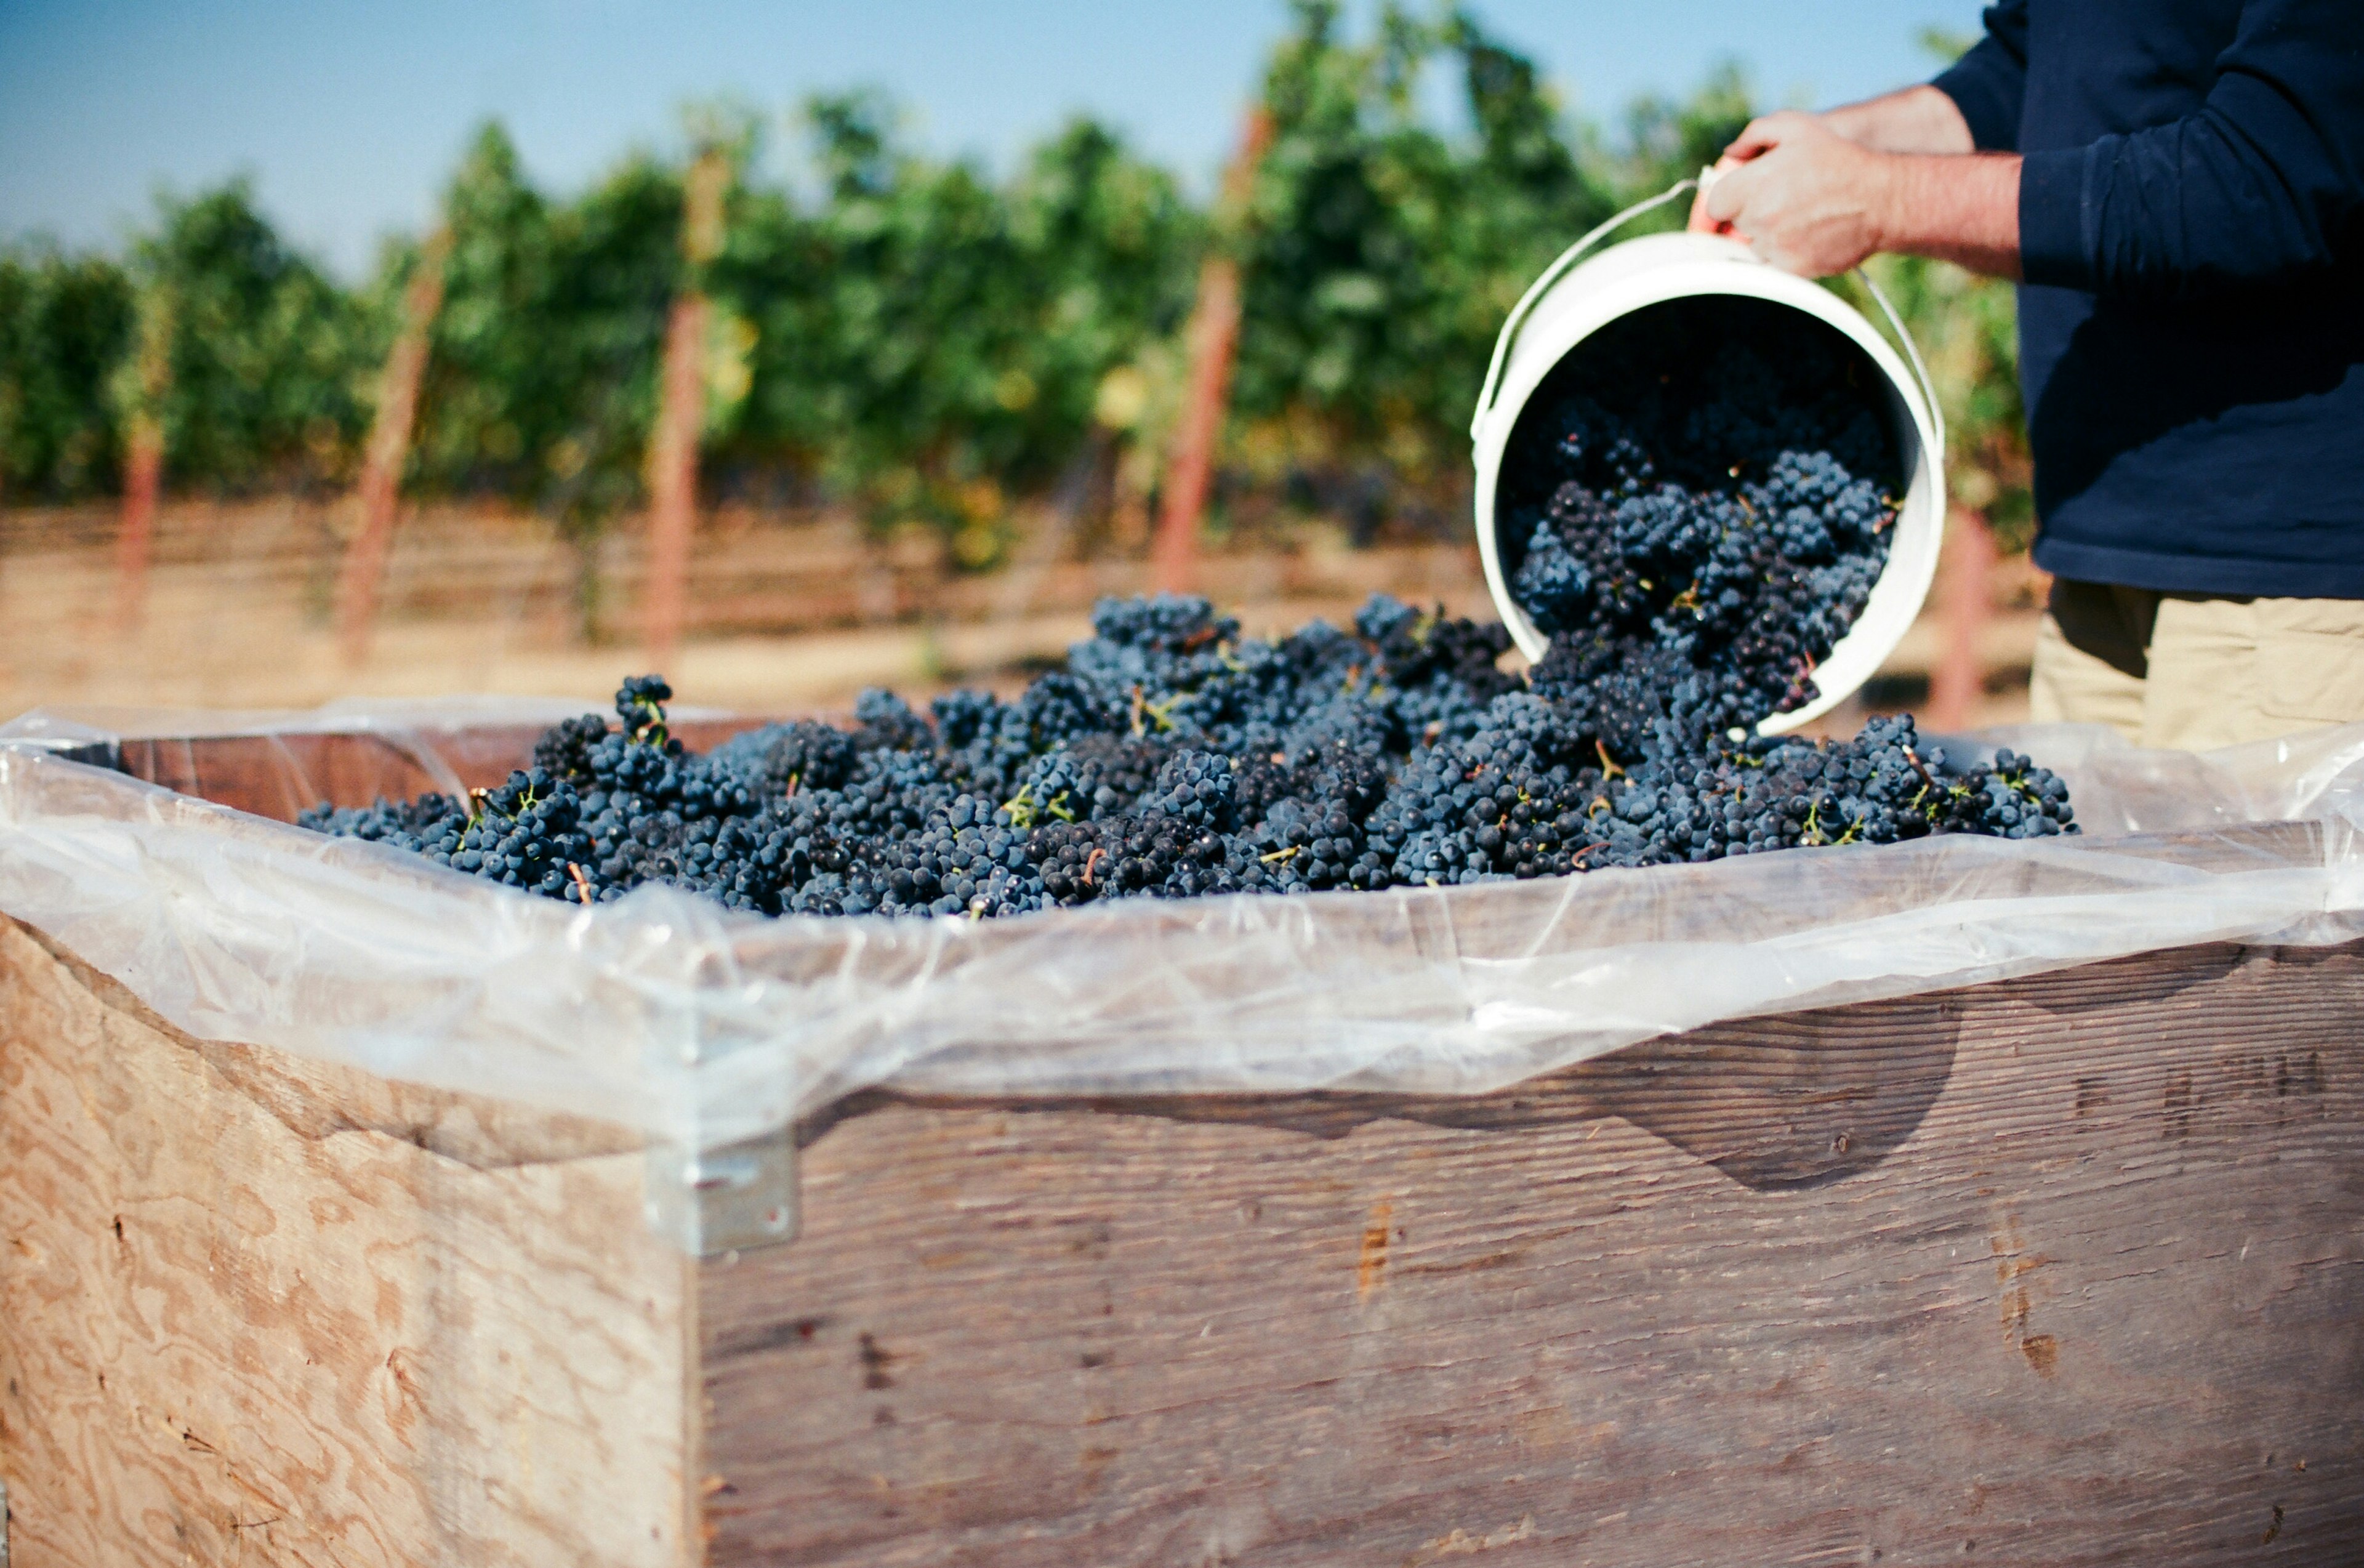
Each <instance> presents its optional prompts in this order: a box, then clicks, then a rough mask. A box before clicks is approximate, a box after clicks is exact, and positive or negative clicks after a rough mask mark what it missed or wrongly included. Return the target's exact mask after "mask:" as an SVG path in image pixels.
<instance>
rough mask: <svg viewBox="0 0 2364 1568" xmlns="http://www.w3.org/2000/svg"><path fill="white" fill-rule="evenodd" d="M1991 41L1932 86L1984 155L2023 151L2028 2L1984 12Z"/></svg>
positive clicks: (2006, 2)
mask: <svg viewBox="0 0 2364 1568" xmlns="http://www.w3.org/2000/svg"><path fill="white" fill-rule="evenodd" d="M1985 21H1986V27H1987V36H1986V37H1984V38H1982V39H1979V41H1978V45H1977V47H1975V48H1974V49H1972V50H1970V52H1969V53H1968V54H1966V55H1964V56H1962V58H1961V59H1959V60H1957V61H1955V62H1954V64H1953V66H1952V67H1951V68H1950V69H1949V70H1947V71H1946V72H1944V73H1943V74H1942V75H1940V76H1939V77H1938V78H1937V79H1936V80H1935V82H1932V83H1929V84H1930V85H1931V86H1932V87H1935V88H1936V89H1937V91H1939V92H1940V93H1943V94H1945V95H1946V96H1947V97H1948V98H1951V99H1953V100H1954V106H1955V107H1956V108H1957V109H1959V110H1961V111H1962V118H1963V120H1964V121H1965V122H1967V123H1968V126H1969V128H1970V140H1971V141H1972V142H1973V143H1975V144H1976V145H1977V147H1978V150H1979V151H1980V152H2016V151H2018V150H2019V111H2020V106H2021V105H2022V104H2024V103H2025V102H2026V99H2027V0H2002V4H2001V5H1999V6H1988V7H1987V11H1986V17H1985Z"/></svg>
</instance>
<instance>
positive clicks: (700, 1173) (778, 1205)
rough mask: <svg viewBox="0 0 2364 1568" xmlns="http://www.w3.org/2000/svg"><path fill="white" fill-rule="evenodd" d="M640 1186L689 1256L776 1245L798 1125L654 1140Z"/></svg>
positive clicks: (791, 1216)
mask: <svg viewBox="0 0 2364 1568" xmlns="http://www.w3.org/2000/svg"><path fill="white" fill-rule="evenodd" d="M644 1190H645V1193H646V1200H645V1201H646V1206H647V1210H648V1218H649V1226H650V1228H651V1229H653V1230H655V1231H656V1232H657V1234H659V1235H660V1236H663V1237H666V1238H668V1239H670V1240H673V1241H674V1242H675V1244H677V1245H678V1246H679V1247H680V1248H681V1249H682V1251H686V1252H687V1253H689V1254H690V1255H692V1256H693V1257H699V1258H713V1257H719V1256H721V1255H722V1254H724V1253H726V1252H737V1251H747V1250H749V1249H752V1248H756V1247H771V1246H776V1245H777V1244H778V1243H780V1242H782V1241H786V1240H789V1239H790V1238H791V1237H793V1236H795V1234H796V1231H797V1135H796V1129H795V1128H794V1127H792V1126H791V1127H784V1128H782V1129H779V1130H778V1131H776V1132H770V1133H766V1134H764V1136H763V1137H761V1138H751V1139H748V1140H745V1141H743V1142H740V1143H726V1144H724V1145H722V1146H721V1147H720V1148H719V1149H708V1150H706V1151H703V1152H701V1151H697V1150H695V1149H689V1148H686V1147H684V1146H683V1145H681V1144H678V1143H652V1144H651V1145H650V1146H649V1151H648V1178H647V1184H646V1187H645V1189H644ZM0 1568H7V1564H6V1560H5V1559H0Z"/></svg>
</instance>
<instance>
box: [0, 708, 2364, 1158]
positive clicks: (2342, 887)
mask: <svg viewBox="0 0 2364 1568" xmlns="http://www.w3.org/2000/svg"><path fill="white" fill-rule="evenodd" d="M573 711H576V710H575V708H574V707H573V706H569V705H563V704H545V703H531V704H508V705H497V704H479V705H474V706H468V707H465V708H457V709H455V708H454V706H452V705H449V704H440V705H437V706H436V707H435V709H434V710H432V713H433V721H432V722H430V720H429V710H427V709H425V708H423V707H409V706H398V705H347V706H342V707H340V708H337V709H333V710H327V711H323V712H318V713H313V714H307V715H301V716H286V715H277V716H241V717H240V720H239V722H238V725H237V726H235V727H233V728H235V730H236V732H238V733H244V734H272V735H281V736H289V737H300V736H304V735H317V734H319V733H322V732H326V731H332V730H333V731H337V732H343V733H350V732H353V731H355V730H360V731H364V732H367V733H372V734H376V735H381V736H383V737H385V738H386V739H387V740H388V744H389V746H390V747H391V748H392V749H393V751H395V752H396V753H399V754H401V755H404V756H408V757H412V758H413V759H414V762H415V765H416V767H417V768H418V770H420V771H422V772H424V773H428V774H430V775H431V774H434V773H437V772H438V770H439V769H440V773H442V774H444V775H450V774H452V773H453V772H454V770H453V769H452V767H450V766H446V765H443V764H441V763H440V762H439V761H438V758H439V756H440V753H439V750H438V749H439V747H440V746H442V745H443V744H445V743H447V741H448V740H449V739H450V735H451V734H456V733H457V730H456V728H454V727H453V725H452V719H453V718H454V717H457V718H459V719H460V720H461V721H462V722H463V723H464V724H465V725H466V726H469V727H477V728H481V727H486V726H496V727H497V726H519V727H529V726H532V725H537V724H541V723H546V722H548V721H549V720H550V719H551V718H552V717H560V716H562V715H563V713H568V712H573ZM216 717H217V716H206V715H199V714H178V715H159V714H142V715H138V716H132V717H130V718H129V719H128V721H126V720H125V718H124V717H123V716H117V715H106V714H91V713H85V714H82V715H76V716H64V715H58V714H49V713H38V712H37V713H35V714H31V715H28V716H27V717H25V718H22V719H19V720H17V722H16V723H14V724H11V725H9V726H7V727H6V728H0V911H5V912H6V914H8V915H10V916H13V917H16V918H17V919H19V920H21V921H24V922H26V923H28V925H31V926H33V927H35V928H37V929H39V930H41V931H43V932H45V933H47V934H48V935H49V936H50V938H52V939H53V940H56V941H57V942H59V943H60V944H61V945H62V946H64V947H65V948H67V949H69V950H71V951H72V952H74V953H75V954H76V955H78V956H79V957H81V958H82V959H83V960H84V961H85V962H89V963H91V964H93V965H95V966H96V967H97V968H98V969H100V970H103V971H104V972H106V973H108V974H110V975H112V976H114V977H115V978H116V979H117V980H119V981H121V982H122V983H123V984H125V985H127V986H128V988H129V989H130V990H131V991H132V992H133V993H134V994H135V995H138V996H139V998H140V999H141V1001H143V1002H144V1003H145V1004H146V1005H147V1006H150V1007H151V1008H153V1009H154V1010H155V1011H156V1012H157V1013H159V1014H161V1015H162V1017H163V1018H166V1019H168V1020H170V1021H171V1022H172V1023H173V1025H174V1026H176V1027H177V1028H179V1029H184V1030H185V1031H187V1032H188V1033H190V1034H192V1035H195V1036H198V1037H200V1038H204V1039H210V1040H243V1041H249V1042H252V1043H256V1044H262V1045H268V1046H273V1047H277V1048H280V1049H283V1050H286V1051H294V1052H296V1053H298V1054H300V1055H303V1056H306V1057H310V1058H315V1059H318V1060H321V1061H326V1062H341V1063H349V1064H351V1065H354V1066H358V1067H361V1068H364V1069H366V1070H368V1071H370V1072H372V1073H379V1074H382V1075H384V1076H387V1077H391V1078H397V1079H403V1080H408V1081H412V1082H416V1083H421V1084H431V1085H436V1086H440V1087H444V1088H449V1089H454V1090H461V1091H465V1092H470V1093H475V1094H483V1095H495V1096H499V1097H503V1098H507V1099H511V1100H516V1101H520V1102H524V1103H528V1104H531V1105H535V1106H544V1107H548V1108H551V1109H554V1110H560V1111H565V1112H572V1113H576V1114H580V1115H585V1116H589V1117H594V1118H601V1119H603V1120H607V1121H610V1122H615V1123H619V1124H624V1125H628V1126H631V1127H634V1128H638V1129H642V1130H643V1131H645V1132H646V1133H647V1134H648V1135H650V1136H651V1137H652V1138H654V1139H657V1140H663V1141H665V1142H667V1143H670V1144H674V1145H676V1146H680V1147H684V1148H691V1149H714V1148H717V1147H719V1146H721V1145H724V1144H730V1143H735V1142H739V1141H741V1140H747V1139H752V1138H756V1137H760V1136H763V1135H764V1134H767V1133H771V1132H775V1131H776V1130H778V1129H781V1128H782V1127H784V1126H785V1125H786V1124H787V1123H789V1122H790V1121H792V1120H793V1119H794V1118H797V1117H799V1116H802V1115H806V1114H808V1113H810V1112H812V1111H815V1110H817V1109H820V1108H821V1107H823V1106H827V1105H829V1104H830V1103H831V1102H832V1101H834V1100H836V1099H838V1098H839V1097H841V1096H843V1095H848V1094H851V1093H853V1092H854V1091H856V1090H859V1089H862V1088H864V1087H866V1086H868V1085H872V1084H893V1085H896V1086H898V1087H902V1088H907V1089H910V1090H915V1091H926V1092H958V1093H963V1094H978V1095H1023V1096H1030V1097H1039V1096H1056V1095H1102V1094H1128V1095H1130V1094H1143V1093H1153V1094H1184V1093H1188V1094H1209V1093H1216V1094H1220V1093H1226V1092H1243V1091H1253V1092H1259V1093H1270V1092H1275V1091H1288V1090H1304V1089H1339V1088H1353V1089H1368V1090H1384V1091H1416V1092H1424V1093H1453V1094H1464V1093H1466V1094H1476V1093H1482V1092H1485V1091H1488V1090H1492V1089H1498V1088H1500V1087H1502V1086H1504V1085H1506V1084H1513V1083H1516V1082H1518V1081H1519V1080H1521V1079H1522V1078H1526V1077H1529V1076H1532V1075H1533V1074H1536V1073H1545V1072H1549V1071H1552V1070H1554V1069H1556V1068H1559V1067H1563V1066H1566V1065H1567V1064H1569V1063H1571V1062H1578V1061H1580V1060H1582V1059H1584V1058H1587V1057H1590V1056H1594V1055H1598V1054H1600V1053H1601V1052H1604V1051H1612V1050H1615V1049H1617V1048H1618V1047H1620V1046H1622V1045H1626V1044H1630V1043H1631V1042H1633V1041H1635V1040H1643V1039H1646V1038H1648V1037H1651V1036H1654V1035H1660V1034H1666V1033H1669V1032H1673V1031H1678V1030H1682V1029H1693V1028H1697V1027H1699V1026H1701V1025H1704V1024H1708V1023H1712V1022H1714V1021H1716V1020H1719V1019H1724V1018H1739V1017H1744V1016H1748V1015H1755V1014H1765V1013H1774V1012H1781V1011H1787V1010H1791V1009H1796V1008H1802V1007H1811V1006H1829V1005H1833V1004H1838V1003H1845V1002H1853V1001H1860V1000H1864V999H1867V998H1871V997H1880V996H1895V995H1907V994H1911V993H1915V992H1924V991H1930V990H1936V989H1940V988H1945V987H1951V986H1957V985H1964V984H1972V983H1975V982H1979V981H1985V980H1992V979H1997V978H2001V977H2003V976H2008V975H2016V974H2026V973H2035V972H2037V971H2042V970H2050V969H2059V968H2064V967H2067V966H2069V965H2073V964H2079V963H2086V962H2093V961H2095V960H2099V959H2105V958H2111V957H2116V956H2120V955H2124V954H2128V953H2135V952H2142V951H2153V950H2158V949H2165V948H2172V947H2179V946H2184V945H2189V944H2192V943H2200V942H2212V941H2241V942H2250V943H2290V944H2325V943H2331V942H2338V941H2344V940H2350V939H2352V938H2355V937H2358V936H2359V935H2364V834H2359V829H2364V725H2358V726H2350V727H2347V728H2341V729H2335V730H2328V731H2323V732H2318V733H2315V734H2311V735H2306V736H2303V737H2297V738H2293V739H2292V740H2284V741H2276V742H2269V743H2265V744H2261V745H2255V746H2247V747H2240V748H2235V749H2232V750H2228V751H2220V752H2215V753H2213V754H2210V755H2206V756H2192V755H2189V754H2185V753H2176V752H2158V751H2137V750H2135V749H2132V748H2130V747H2127V746H2126V745H2124V743H2123V742H2121V741H2119V740H2116V739H2115V738H2114V737H2113V736H2111V735H2109V734H2108V733H2107V732H2105V731H2102V730H2097V729H2091V728H2069V727H2058V728H2019V729H2013V730H2009V731H1995V732H1991V733H1990V734H1988V735H1986V736H1984V737H1980V738H1977V740H1976V741H1975V742H1973V743H1976V744H1980V745H1984V746H1992V745H1994V744H1998V743H2003V744H2009V745H2010V746H2012V747H2013V749H2014V750H2019V751H2026V752H2029V753H2031V754H2032V755H2034V756H2035V757H2036V758H2037V759H2038V760H2039V761H2040V762H2044V763H2046V765H2048V766H2052V767H2055V768H2057V769H2058V770H2059V771H2060V772H2061V773H2063V774H2064V775H2066V776H2067V778H2068V779H2069V784H2070V786H2071V789H2072V792H2073V795H2074V799H2075V802H2076V805H2077V808H2078V819H2079V821H2080V823H2081V824H2083V825H2084V827H2085V829H2086V831H2085V833H2084V835H2082V836H2080V837H2074V838H2065V839H2061V838H2055V839H2046V840H2031V841H2027V842H2006V841H2002V840H1991V839H1973V838H1940V839H1930V840H1921V841H1919V842H1915V843H1910V844H1898V845H1890V846H1886V847H1881V848H1875V849H1865V848H1847V849H1824V850H1793V851H1783V852H1780V853H1779V854H1773V855H1760V856H1750V857H1743V858H1739V859H1734V860H1729V861H1723V862H1714V863H1712V864H1706V865H1697V866H1670V867H1661V868H1657V869H1654V870H1649V871H1641V872H1633V871H1603V872H1598V873H1591V874H1589V875H1581V876H1574V877H1568V878H1563V879H1547V880H1544V881H1538V882H1530V883H1519V884H1493V885H1488V886H1481V887H1468V888H1453V889H1422V890H1412V891H1398V892H1392V893H1384V894H1330V895H1314V896H1310V897H1289V898H1274V897H1245V896H1243V897H1232V898H1220V899H1206V900H1199V901H1191V902H1176V903H1165V902H1155V901H1147V900H1141V901H1132V902H1126V903H1120V904H1113V905H1110V906H1092V907H1087V908H1083V909H1076V910H1067V911H1058V912H1054V913H1051V914H1045V915H1038V916H1031V917H1020V918H1016V919H1008V920H998V921H991V920H989V921H982V922H972V921H969V920H966V919H962V918H958V917H952V918H945V919H937V920H886V919H879V918H862V919H811V918H787V919H777V920H767V919H762V918H758V917H742V916H732V915H727V914H725V913H724V912H723V911H721V910H720V909H719V908H718V907H716V906H713V905H710V904H708V903H707V902H705V901H703V900H701V899H698V898H695V897H692V896H689V895H683V894H679V893H675V892H673V891H670V890H667V889H662V888H644V889H642V890H641V891H640V892H638V893H635V894H633V895H631V896H630V897H628V898H626V899H623V900H621V901H620V902H618V903H616V904H612V905H605V906H599V907H597V908H594V909H588V910H586V909H581V908H577V907H574V906H568V905H563V904H559V903H554V902H552V901H549V900H545V899H541V898H536V897H531V896H528V895H522V894H519V893H516V892H513V891H510V890H508V889H505V888H501V887H497V886H495V885H493V884H487V883H484V882H481V881H478V880H476V879H474V878H471V877H465V876H462V875H459V874H457V873H451V872H447V871H442V870H439V869H437V868H435V867H432V866H429V865H428V864H426V863H425V862H420V861H418V860H416V859H414V858H412V857H410V856H407V855H405V854H402V853H400V852H398V851H392V850H389V849H385V848H384V847H382V846H379V845H374V844H369V843H362V842H359V841H356V840H332V839H328V838H323V837H319V836H318V835H315V834H312V833H308V832H306V831H304V830H302V829H299V828H293V827H289V826H287V825H285V824H284V823H280V822H273V821H270V820H266V819H264V818H262V817H255V816H250V815H246V814H244V813H241V812H237V811H232V810H229V809H228V808H226V807H222V806H214V805H211V804H208V803H206V802H205V801H202V800H197V799H194V798H191V797H189V796H185V795H176V794H173V793H172V792H170V791H167V790H163V789H160V788H158V787H156V786H154V785H151V784H143V783H140V782H139V781H138V780H136V779H133V778H131V777H128V776H127V775H125V774H122V773H115V772H111V771H108V770H106V769H104V768H100V767H95V766H90V765H87V764H84V763H82V762H72V761H69V760H66V758H65V756H64V755H61V754H60V752H59V751H58V750H57V748H60V747H68V746H74V745H84V746H87V745H89V744H92V743H101V744H103V743H104V742H106V741H107V740H110V739H112V740H125V739H128V738H131V737H134V736H138V735H142V734H144V735H146V736H150V737H159V736H171V737H197V736H202V735H206V734H208V733H212V734H219V733H222V732H223V727H222V726H221V725H219V724H218V723H217V722H215V718H216ZM447 731H448V732H450V733H446V732H447ZM418 759H423V760H418ZM288 789H289V792H290V793H291V794H293V793H296V792H297V791H298V789H299V784H294V783H291V784H289V786H288Z"/></svg>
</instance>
